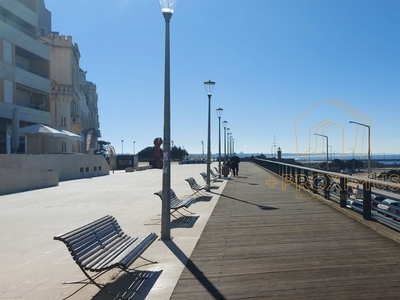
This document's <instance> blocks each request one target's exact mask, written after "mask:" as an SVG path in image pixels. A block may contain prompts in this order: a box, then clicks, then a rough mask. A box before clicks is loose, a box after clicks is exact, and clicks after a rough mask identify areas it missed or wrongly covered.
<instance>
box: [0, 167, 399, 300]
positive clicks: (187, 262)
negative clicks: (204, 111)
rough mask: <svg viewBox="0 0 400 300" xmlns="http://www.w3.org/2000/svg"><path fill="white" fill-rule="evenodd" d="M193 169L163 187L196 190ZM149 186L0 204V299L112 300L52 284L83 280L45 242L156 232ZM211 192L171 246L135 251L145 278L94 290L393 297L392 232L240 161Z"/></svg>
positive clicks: (133, 179) (85, 185)
mask: <svg viewBox="0 0 400 300" xmlns="http://www.w3.org/2000/svg"><path fill="white" fill-rule="evenodd" d="M214 166H217V164H216V163H213V165H212V168H213V167H214ZM205 169H206V165H177V164H173V165H172V168H171V187H172V188H173V189H174V190H175V192H176V193H177V195H178V196H179V197H182V198H183V197H189V196H191V195H192V191H191V189H190V187H189V185H188V184H187V182H186V181H185V180H184V179H185V178H187V177H190V176H192V177H194V178H195V179H196V180H197V181H198V183H200V184H203V183H204V181H203V179H202V178H201V176H200V174H199V173H200V172H204V171H205ZM161 180H162V171H161V170H145V171H140V172H132V173H125V172H122V171H118V172H115V173H114V174H110V175H109V176H103V177H96V178H91V179H81V180H74V181H66V182H61V183H60V185H59V186H58V187H54V188H48V189H41V190H36V191H29V192H25V193H19V194H14V195H7V196H2V197H0V208H1V210H0V271H1V272H0V299H18V300H28V299H29V300H32V299H40V300H42V299H50V300H53V299H54V300H60V299H71V300H87V299H97V300H111V299H114V298H113V297H111V296H108V295H106V294H105V293H103V292H99V290H98V289H97V288H96V287H95V286H93V285H85V286H82V285H80V284H79V285H78V284H62V282H63V281H69V280H82V279H84V275H83V274H82V272H81V271H80V269H79V267H78V266H77V265H76V264H75V263H74V262H73V260H72V258H71V256H70V255H69V253H68V251H67V248H66V247H65V245H64V244H63V243H61V242H59V241H54V240H53V236H54V235H57V234H60V233H63V232H66V231H69V230H71V229H74V228H76V227H78V226H81V225H84V224H86V223H88V222H91V221H93V220H95V219H97V218H100V217H102V216H104V215H107V214H109V215H112V216H114V217H115V218H116V219H117V220H118V222H119V223H120V225H121V228H122V229H123V230H124V231H125V232H126V233H127V234H129V235H133V236H141V235H145V234H146V233H148V232H149V231H153V232H156V233H160V223H159V221H160V219H159V218H160V216H159V215H158V214H160V212H161V201H160V199H159V198H158V197H156V196H154V195H153V193H154V192H156V191H158V190H160V189H161V187H162V183H161ZM215 185H216V186H219V188H218V189H213V190H212V192H211V193H208V195H209V197H202V198H200V197H198V198H197V201H196V202H195V203H194V204H193V205H192V206H191V207H190V210H191V211H192V212H194V213H195V214H193V215H188V217H183V218H179V219H178V220H174V221H173V222H172V224H171V227H172V229H171V232H172V237H173V239H172V240H171V241H168V242H163V241H160V240H158V241H156V242H154V243H153V244H152V245H151V246H150V248H149V249H147V250H146V252H145V253H144V257H145V258H147V259H150V260H155V261H158V263H157V264H148V263H147V262H146V261H143V260H141V259H139V260H138V261H136V262H135V264H134V267H135V268H136V270H138V271H140V272H141V273H140V275H141V276H142V277H147V279H146V280H144V279H143V278H136V277H132V276H129V275H124V274H123V273H121V274H120V272H119V271H117V270H113V271H110V272H108V273H107V274H105V275H103V276H102V277H101V278H99V279H100V281H101V282H103V283H104V284H107V288H108V289H109V290H112V291H115V292H118V293H120V294H121V295H122V294H124V295H126V296H129V295H134V296H133V299H156V300H158V299H170V298H171V299H185V300H186V299H268V298H271V299H272V298H273V299H312V298H316V299H398V298H399V295H400V292H399V286H400V243H399V242H400V236H399V234H397V233H396V234H393V232H392V231H390V230H387V229H386V228H385V227H384V226H381V225H379V224H374V223H373V222H364V221H363V220H362V219H361V217H360V215H358V214H356V213H354V212H352V211H350V210H345V212H344V213H343V212H342V211H341V210H340V209H338V208H337V205H334V206H331V205H329V204H330V203H329V202H325V201H324V200H317V199H314V198H313V197H312V196H309V195H308V194H305V193H303V192H301V191H297V190H296V189H295V187H294V186H287V187H285V188H284V187H282V183H281V181H280V180H279V179H278V177H275V176H274V175H272V174H270V173H268V172H267V171H266V170H264V169H262V168H260V167H258V166H256V165H254V164H251V163H245V162H243V163H241V164H240V172H239V177H232V178H230V179H225V180H223V181H222V182H217V183H215ZM364 223H365V224H364ZM146 224H151V225H146ZM366 224H367V225H368V226H367V225H366ZM370 226H372V227H370ZM389 237H390V238H389ZM396 239H398V241H399V242H396V241H394V240H396Z"/></svg>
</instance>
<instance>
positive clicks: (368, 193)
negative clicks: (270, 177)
mask: <svg viewBox="0 0 400 300" xmlns="http://www.w3.org/2000/svg"><path fill="white" fill-rule="evenodd" d="M253 162H254V163H255V164H257V165H259V166H261V167H263V168H265V169H267V170H269V171H271V172H273V173H275V174H277V175H279V176H280V177H281V178H282V180H283V183H284V184H287V185H291V184H295V185H296V189H298V190H305V191H307V192H310V193H313V194H317V195H320V196H322V197H324V198H325V199H326V200H332V201H334V202H337V203H338V204H339V205H340V207H341V208H343V209H349V208H350V209H353V210H354V211H357V212H359V213H361V214H362V215H363V218H364V219H365V220H371V219H374V220H375V221H378V222H380V223H384V224H385V225H387V226H390V227H391V228H393V229H395V230H397V231H400V206H395V205H391V204H388V203H385V202H384V203H382V201H383V199H390V200H395V201H400V183H399V176H397V175H393V176H391V177H390V178H388V181H386V180H385V181H383V180H376V179H369V178H368V177H357V176H353V175H346V174H341V173H336V172H330V171H324V170H319V169H314V168H308V167H303V166H301V165H293V164H287V163H284V162H280V161H276V160H268V159H257V158H253ZM361 186H362V188H361ZM355 188H357V190H358V192H359V193H358V194H357V193H354V192H353V190H354V189H355ZM360 192H361V193H360ZM364 199H370V201H364ZM382 205H385V207H386V209H382V207H383V206H382ZM392 219H393V220H392Z"/></svg>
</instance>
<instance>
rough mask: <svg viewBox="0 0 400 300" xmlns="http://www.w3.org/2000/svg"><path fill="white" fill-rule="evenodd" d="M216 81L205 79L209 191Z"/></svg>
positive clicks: (208, 189)
mask: <svg viewBox="0 0 400 300" xmlns="http://www.w3.org/2000/svg"><path fill="white" fill-rule="evenodd" d="M214 86H215V82H214V81H211V80H208V81H204V87H205V89H206V92H207V96H208V134H207V139H208V141H207V192H209V191H210V165H211V137H210V136H211V96H212V92H213V90H214Z"/></svg>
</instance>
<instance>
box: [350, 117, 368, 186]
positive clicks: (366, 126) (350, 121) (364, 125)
mask: <svg viewBox="0 0 400 300" xmlns="http://www.w3.org/2000/svg"><path fill="white" fill-rule="evenodd" d="M349 123H352V124H358V125H361V126H364V127H368V178H370V176H371V128H370V127H369V125H366V124H362V123H358V122H354V121H350V122H349Z"/></svg>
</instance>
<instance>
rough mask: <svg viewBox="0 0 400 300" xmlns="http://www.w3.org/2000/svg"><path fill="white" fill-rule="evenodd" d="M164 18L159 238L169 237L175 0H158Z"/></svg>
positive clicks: (165, 238) (166, 238) (168, 238)
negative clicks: (171, 42)
mask: <svg viewBox="0 0 400 300" xmlns="http://www.w3.org/2000/svg"><path fill="white" fill-rule="evenodd" d="M158 2H159V3H160V7H161V13H162V14H163V16H164V19H165V68H164V139H163V142H164V144H163V177H162V199H163V201H162V207H161V239H162V240H170V239H171V217H170V203H171V199H170V195H171V145H170V144H171V117H170V116H171V109H170V108H171V98H170V85H171V84H170V51H169V50H170V46H169V23H170V20H171V18H172V14H173V13H174V11H175V5H176V2H177V0H159V1H158Z"/></svg>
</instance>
